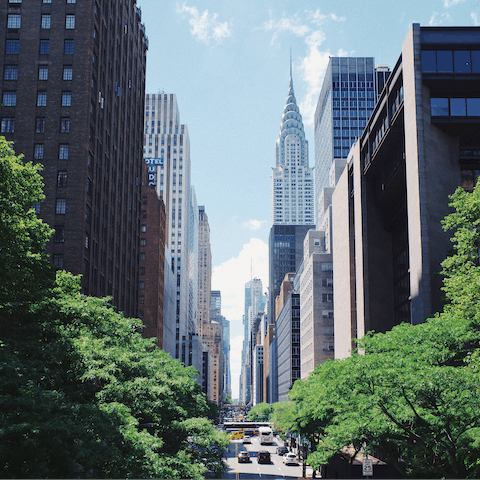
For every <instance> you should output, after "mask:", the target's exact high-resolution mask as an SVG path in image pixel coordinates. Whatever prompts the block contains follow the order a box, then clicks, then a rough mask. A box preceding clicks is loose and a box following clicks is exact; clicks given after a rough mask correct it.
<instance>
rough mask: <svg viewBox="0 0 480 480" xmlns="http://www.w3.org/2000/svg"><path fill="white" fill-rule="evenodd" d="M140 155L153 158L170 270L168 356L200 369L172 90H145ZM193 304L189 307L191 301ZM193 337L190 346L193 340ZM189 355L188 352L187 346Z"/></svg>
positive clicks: (183, 140) (184, 166) (188, 208)
mask: <svg viewBox="0 0 480 480" xmlns="http://www.w3.org/2000/svg"><path fill="white" fill-rule="evenodd" d="M144 156H145V159H146V160H147V162H149V161H150V162H152V161H154V160H152V159H157V160H156V162H157V163H158V164H159V165H158V166H157V167H156V185H157V193H158V195H159V196H160V197H162V198H163V201H164V202H165V210H166V217H167V233H166V249H167V253H168V252H169V253H170V255H169V257H170V260H169V266H170V268H171V269H172V271H173V272H174V274H175V276H176V287H177V291H176V306H175V317H174V319H168V318H165V319H164V321H165V322H167V321H168V320H170V321H172V320H174V322H175V328H174V331H175V348H174V349H171V350H172V351H173V357H174V358H178V359H179V360H181V361H182V362H183V363H185V364H186V365H190V364H193V365H194V366H195V367H196V368H197V369H198V370H199V371H200V370H201V368H202V367H201V358H200V356H201V348H200V346H199V342H198V338H196V334H197V326H196V322H197V319H196V307H197V304H196V296H197V294H196V292H192V291H191V289H196V288H197V283H198V282H196V281H195V282H194V281H192V279H193V278H194V276H195V273H194V272H195V266H194V265H191V262H196V261H197V259H196V258H194V256H195V248H196V247H195V232H192V228H193V229H195V225H197V226H198V222H197V223H195V221H194V220H193V219H191V218H190V216H191V214H192V208H195V206H194V203H195V201H193V202H192V195H193V190H192V188H191V184H190V139H189V135H188V128H187V126H186V125H181V124H180V113H179V111H178V105H177V99H176V96H175V95H174V94H153V95H152V94H147V96H146V105H145V139H144ZM193 306H194V307H195V308H192V307H193ZM193 343H195V344H196V346H195V347H194V346H193ZM193 350H195V356H198V358H192V354H193V353H192V352H193Z"/></svg>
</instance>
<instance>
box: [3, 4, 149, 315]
mask: <svg viewBox="0 0 480 480" xmlns="http://www.w3.org/2000/svg"><path fill="white" fill-rule="evenodd" d="M0 25H1V29H2V30H1V31H2V33H1V34H0V52H1V54H0V59H1V63H2V65H1V72H2V80H1V81H2V105H1V107H0V116H1V131H0V134H2V135H5V137H6V138H7V140H12V141H13V142H14V149H15V151H16V152H17V153H23V154H24V155H25V159H26V160H33V161H35V162H40V163H42V164H43V165H44V170H43V176H44V183H45V188H44V192H45V195H46V199H45V201H44V202H43V203H42V204H41V205H37V206H36V207H37V212H38V213H39V216H40V217H41V218H43V219H44V220H45V221H46V222H47V223H48V224H49V225H50V226H51V227H52V228H54V229H55V234H54V237H53V238H52V240H51V242H49V244H48V246H47V251H48V253H49V254H50V255H51V259H52V261H53V263H55V264H57V265H58V266H60V267H63V268H65V269H66V270H69V271H71V272H72V273H74V274H82V275H83V277H82V291H83V293H85V294H89V295H97V296H105V295H111V296H113V303H114V304H115V305H116V306H117V307H118V308H119V309H120V310H122V311H124V312H125V314H126V315H129V316H136V315H137V288H138V259H139V233H140V232H139V228H140V222H139V218H140V188H141V171H142V164H143V160H142V140H143V137H142V133H143V109H144V93H145V91H144V85H145V56H146V49H147V38H146V36H145V31H144V26H143V25H142V24H141V12H140V9H139V8H137V7H136V4H135V1H133V0H128V1H120V0H111V1H108V2H107V1H106V0H82V1H79V2H78V3H77V2H76V0H66V1H64V2H53V3H52V1H51V0H43V1H41V0H8V1H7V0H1V1H0Z"/></svg>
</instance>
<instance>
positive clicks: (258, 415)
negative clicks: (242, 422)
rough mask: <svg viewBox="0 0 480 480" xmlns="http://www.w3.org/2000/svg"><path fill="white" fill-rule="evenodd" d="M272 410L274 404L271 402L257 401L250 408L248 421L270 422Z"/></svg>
mask: <svg viewBox="0 0 480 480" xmlns="http://www.w3.org/2000/svg"><path fill="white" fill-rule="evenodd" d="M271 412H272V406H271V405H270V404H269V403H266V402H263V403H257V404H256V405H254V406H253V407H252V408H251V409H250V410H249V412H248V414H247V421H249V422H268V421H269V418H270V414H271Z"/></svg>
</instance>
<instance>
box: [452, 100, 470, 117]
mask: <svg viewBox="0 0 480 480" xmlns="http://www.w3.org/2000/svg"><path fill="white" fill-rule="evenodd" d="M450 115H451V116H452V117H465V116H466V115H467V108H466V105H465V99H464V98H451V99H450Z"/></svg>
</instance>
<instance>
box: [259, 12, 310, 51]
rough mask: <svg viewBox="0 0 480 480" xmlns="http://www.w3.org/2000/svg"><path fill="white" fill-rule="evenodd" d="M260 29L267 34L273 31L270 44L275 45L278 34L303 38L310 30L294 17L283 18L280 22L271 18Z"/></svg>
mask: <svg viewBox="0 0 480 480" xmlns="http://www.w3.org/2000/svg"><path fill="white" fill-rule="evenodd" d="M262 28H263V30H265V31H267V32H268V31H273V37H272V42H271V43H272V44H273V43H275V41H276V39H277V37H278V34H279V33H285V32H290V33H293V34H294V35H296V36H297V37H303V36H305V35H306V34H307V33H308V32H310V30H311V29H310V27H309V26H308V25H305V24H303V23H302V22H301V21H300V19H299V18H298V16H296V15H295V16H294V17H293V18H286V17H283V18H281V19H280V20H274V19H272V18H271V19H270V20H269V21H268V22H265V23H264V24H263V25H262Z"/></svg>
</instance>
